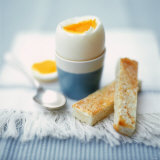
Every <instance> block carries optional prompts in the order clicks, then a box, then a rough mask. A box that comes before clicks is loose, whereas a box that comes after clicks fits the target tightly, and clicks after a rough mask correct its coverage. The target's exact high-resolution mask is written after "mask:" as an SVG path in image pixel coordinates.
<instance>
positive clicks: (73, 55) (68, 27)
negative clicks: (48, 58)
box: [56, 16, 105, 61]
mask: <svg viewBox="0 0 160 160" xmlns="http://www.w3.org/2000/svg"><path fill="white" fill-rule="evenodd" d="M104 43H105V33H104V27H103V25H102V23H101V21H100V20H99V18H98V17H95V16H84V17H75V18H71V19H67V20H64V21H63V22H61V23H59V24H58V26H57V29H56V53H57V54H58V55H59V56H61V57H63V58H66V59H69V60H74V61H84V60H91V59H94V58H96V57H98V56H100V55H101V54H102V53H103V52H104V50H105V46H104Z"/></svg>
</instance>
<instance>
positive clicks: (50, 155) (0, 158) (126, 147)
mask: <svg viewBox="0 0 160 160" xmlns="http://www.w3.org/2000/svg"><path fill="white" fill-rule="evenodd" d="M8 159H9V160H10V159H11V160H27V159H28V160H32V159H33V160H36V159H37V160H41V159H46V160H50V159H56V160H59V159H60V160H63V159H67V160H72V159H74V160H75V159H76V160H77V159H86V160H88V159H92V160H94V159H95V160H97V159H98V160H103V159H106V160H107V159H109V160H110V159H113V160H114V159H119V160H128V159H129V160H151V159H156V160H159V159H160V148H158V147H156V148H154V147H151V146H145V145H144V144H135V143H133V144H129V143H126V144H121V145H120V146H115V147H111V146H110V145H108V144H105V143H104V142H103V141H98V142H97V141H95V140H92V141H91V142H89V143H82V142H80V141H79V140H77V139H75V138H72V139H66V140H58V139H54V138H51V137H46V138H44V139H38V138H34V140H33V141H30V142H25V143H24V142H20V141H19V139H18V140H15V139H13V138H8V139H0V160H8Z"/></svg>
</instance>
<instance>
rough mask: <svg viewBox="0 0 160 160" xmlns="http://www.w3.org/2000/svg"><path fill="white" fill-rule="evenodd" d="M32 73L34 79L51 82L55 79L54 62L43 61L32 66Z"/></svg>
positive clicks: (55, 69)
mask: <svg viewBox="0 0 160 160" xmlns="http://www.w3.org/2000/svg"><path fill="white" fill-rule="evenodd" d="M32 73H33V76H34V77H35V78H37V79H38V80H42V81H51V80H54V79H56V78H57V68H56V62H55V61H53V60H45V61H42V62H37V63H34V64H33V65H32Z"/></svg>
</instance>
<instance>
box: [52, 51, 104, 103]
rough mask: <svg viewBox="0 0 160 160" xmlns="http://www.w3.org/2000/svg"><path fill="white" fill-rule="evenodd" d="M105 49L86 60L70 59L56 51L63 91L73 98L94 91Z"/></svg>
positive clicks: (82, 96) (100, 71) (98, 83)
mask: <svg viewBox="0 0 160 160" xmlns="http://www.w3.org/2000/svg"><path fill="white" fill-rule="evenodd" d="M104 57H105V51H104V52H103V53H102V54H101V55H100V56H99V57H97V58H95V59H92V60H88V61H72V60H68V59H65V58H63V57H61V56H59V55H58V54H57V53H56V56H55V58H56V63H57V69H58V78H59V82H60V86H61V89H62V91H63V93H64V94H65V95H66V96H67V97H69V98H71V99H75V100H79V99H82V98H84V97H86V96H88V95H89V94H91V93H92V92H94V91H96V90H97V89H98V88H99V85H100V79H101V74H102V69H103V62H104Z"/></svg>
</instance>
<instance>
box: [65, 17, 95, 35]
mask: <svg viewBox="0 0 160 160" xmlns="http://www.w3.org/2000/svg"><path fill="white" fill-rule="evenodd" d="M96 26H97V23H96V20H95V19H94V20H92V19H90V20H86V21H81V22H79V23H76V24H70V25H67V26H64V27H63V29H64V30H65V31H67V32H71V33H78V34H81V33H84V32H86V31H88V30H89V29H90V27H92V28H94V29H95V28H96Z"/></svg>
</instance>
